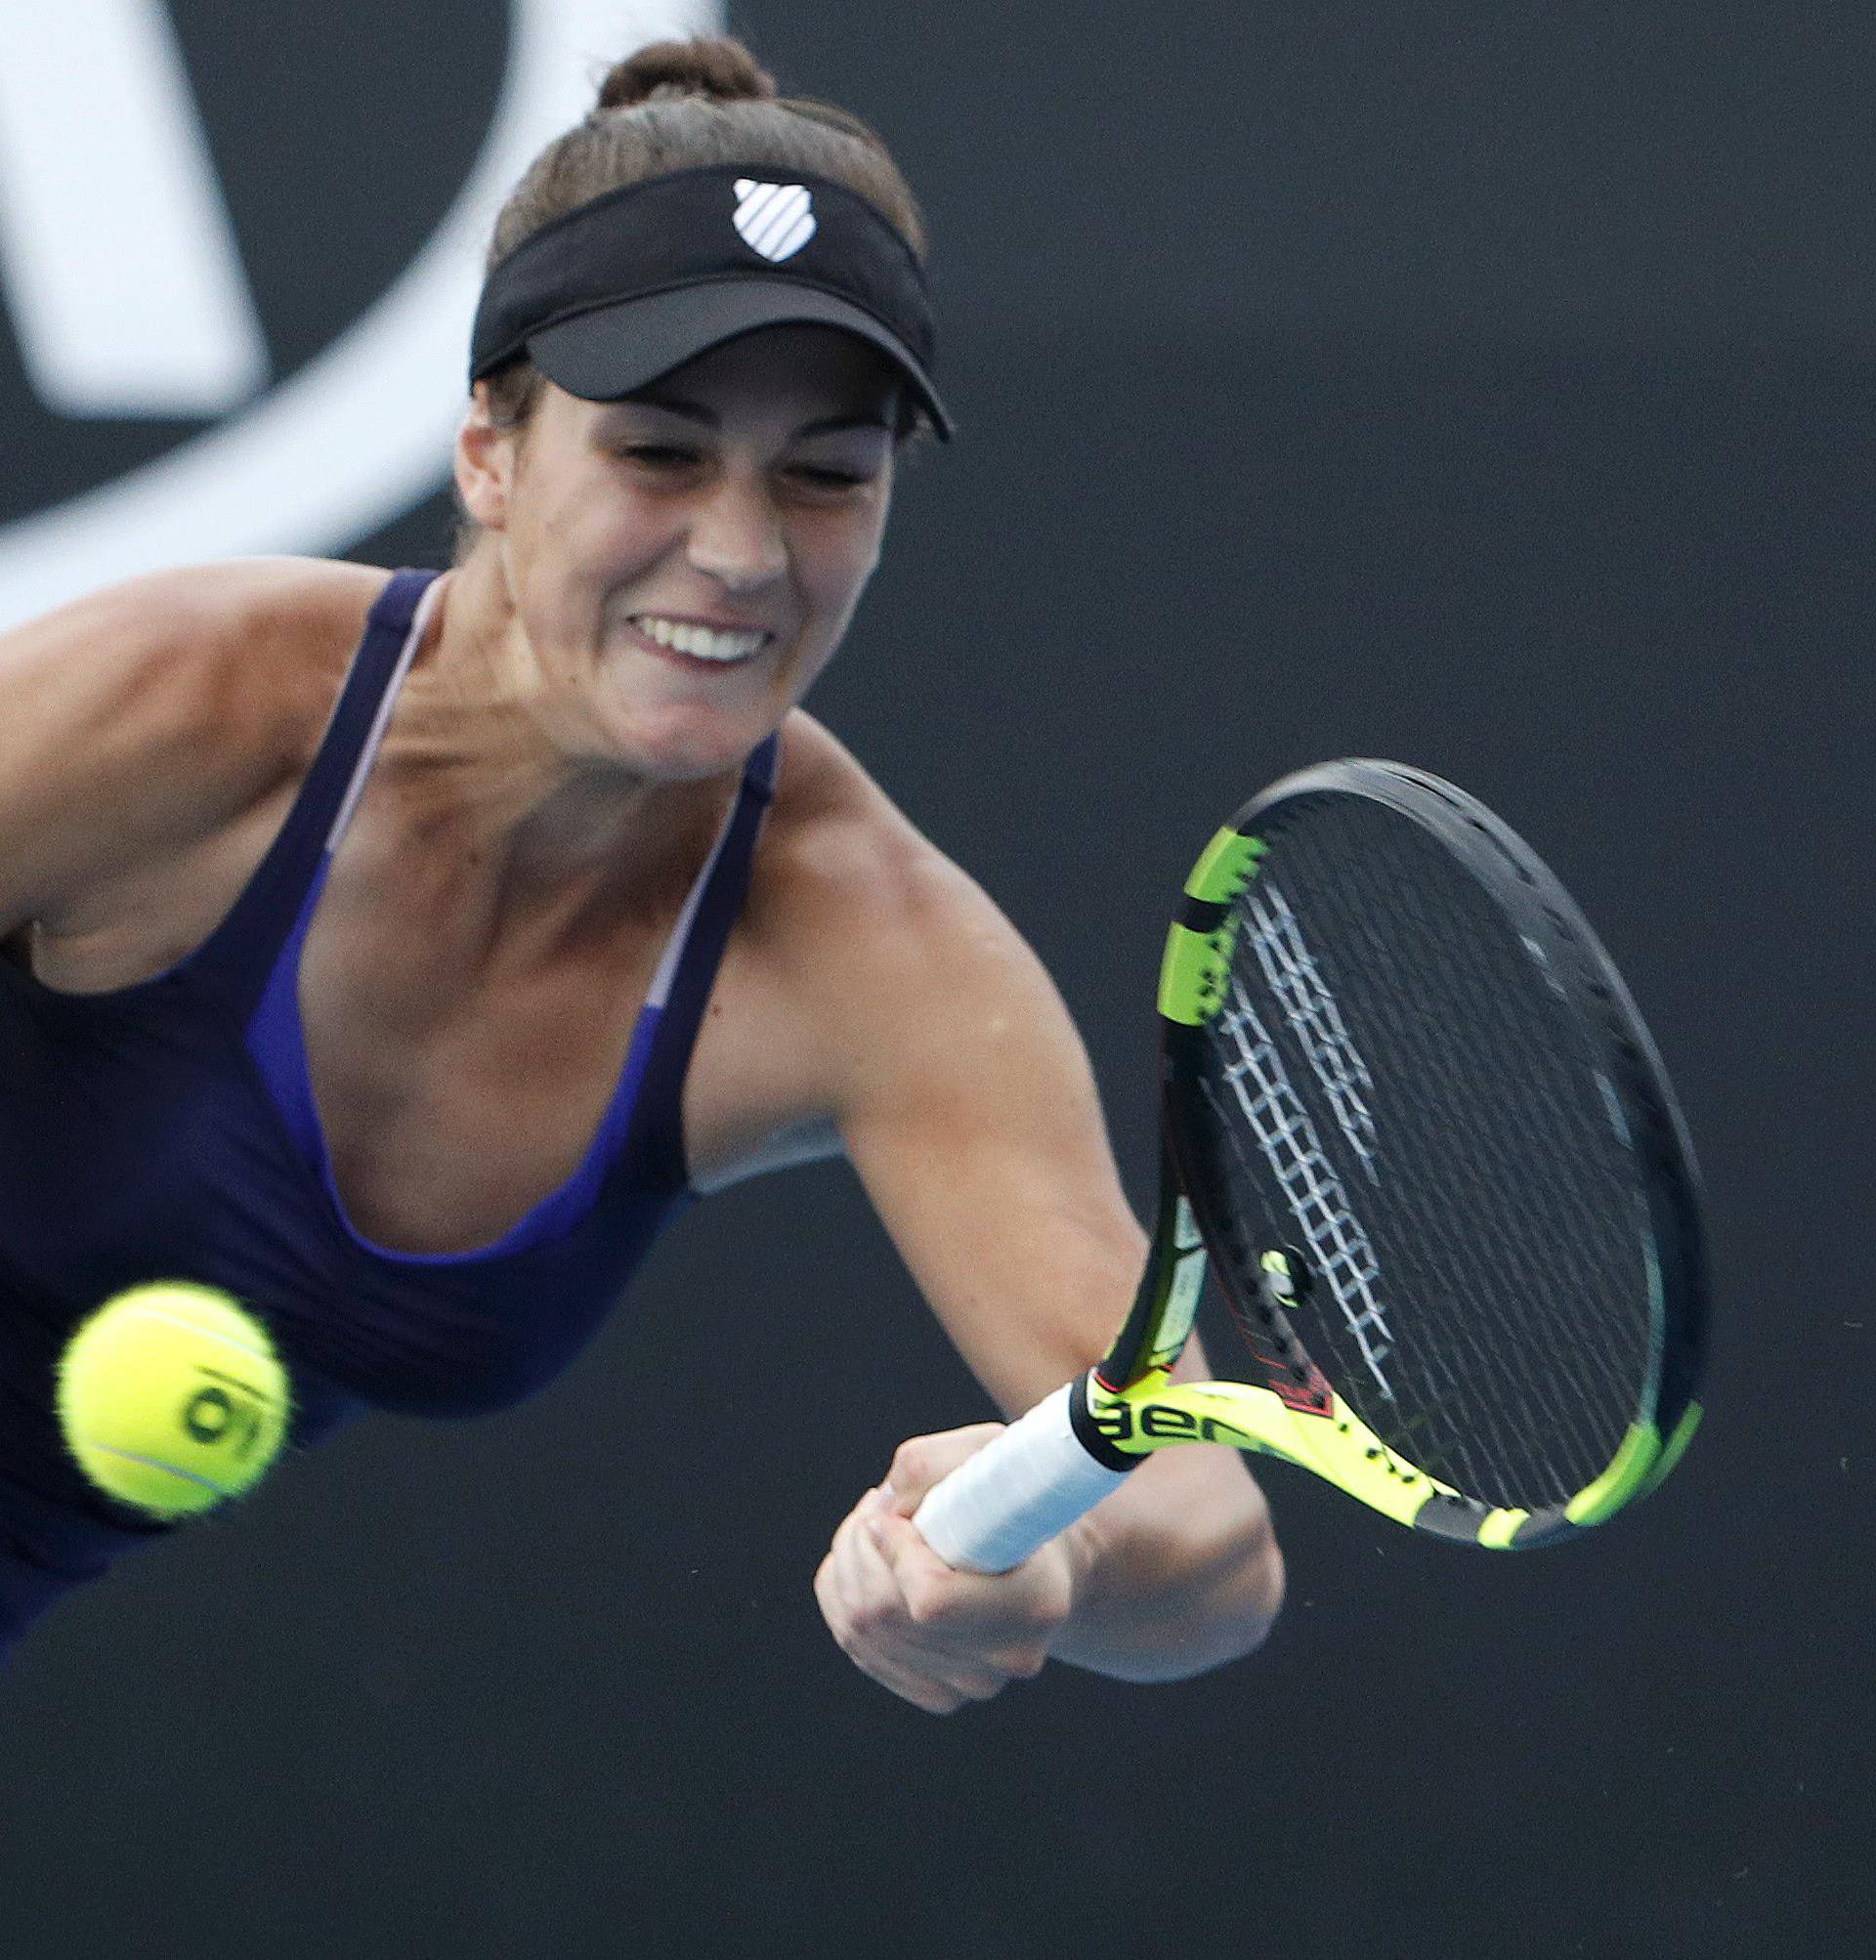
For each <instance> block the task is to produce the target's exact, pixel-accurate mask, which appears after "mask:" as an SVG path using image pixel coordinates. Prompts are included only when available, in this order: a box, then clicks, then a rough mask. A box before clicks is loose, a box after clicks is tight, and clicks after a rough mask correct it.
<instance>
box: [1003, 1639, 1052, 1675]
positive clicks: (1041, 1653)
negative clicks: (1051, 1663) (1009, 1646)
mask: <svg viewBox="0 0 1876 1960" xmlns="http://www.w3.org/2000/svg"><path fill="white" fill-rule="evenodd" d="M1008 1664H1009V1671H1010V1673H1011V1675H1013V1676H1014V1677H1015V1678H1016V1679H1017V1680H1018V1681H1034V1680H1035V1679H1036V1677H1037V1676H1038V1675H1039V1674H1041V1673H1042V1671H1043V1670H1044V1668H1045V1667H1046V1666H1047V1665H1048V1649H1047V1648H1046V1647H1045V1646H1042V1645H1040V1644H1038V1645H1035V1646H1021V1647H1018V1648H1017V1649H1016V1650H1015V1651H1014V1652H1013V1653H1012V1654H1011V1655H1010V1656H1009V1663H1008Z"/></svg>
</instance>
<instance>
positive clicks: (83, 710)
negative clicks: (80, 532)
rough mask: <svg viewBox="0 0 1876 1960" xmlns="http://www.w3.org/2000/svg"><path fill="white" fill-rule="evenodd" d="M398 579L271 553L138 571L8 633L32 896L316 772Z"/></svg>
mask: <svg viewBox="0 0 1876 1960" xmlns="http://www.w3.org/2000/svg"><path fill="white" fill-rule="evenodd" d="M384 578H385V575H384V574H383V573H381V572H377V571H374V570H372V569H371V568H369V567H366V566H358V565H343V564H334V563H328V562H324V561H320V560H312V559H290V558H278V559H254V560H243V561H238V562H235V563H231V564H225V565H208V566H198V567H189V568H185V569H182V570H178V571H172V572H161V573H156V574H152V575H148V576H145V577H140V578H133V579H128V580H125V581H124V582H123V583H121V584H117V585H112V586H109V587H107V588H106V589H104V590H102V591H99V592H96V593H93V594H91V595H90V596H88V597H86V598H83V599H80V600H77V601H74V602H73V603H72V604H70V605H68V606H64V607H61V608H60V609H59V610H58V611H56V612H54V613H50V614H48V615H46V616H45V617H44V618H40V619H36V620H33V621H31V622H30V623H28V624H27V625H24V626H21V627H20V628H18V629H17V630H15V631H13V632H11V633H8V634H5V635H0V719H4V721H5V724H6V726H7V729H8V742H7V746H6V753H5V756H4V757H0V814H3V815H4V817H5V820H6V823H7V826H8V835H9V838H10V844H11V860H12V862H11V865H10V867H9V870H10V872H11V873H12V878H10V879H9V880H8V882H13V881H14V880H20V881H21V884H22V887H23V888H21V889H19V890H16V891H14V892H12V893H10V894H9V896H10V897H11V898H12V899H13V900H14V901H15V904H16V905H17V904H19V903H21V902H24V903H28V904H30V905H32V906H35V907H37V908H40V909H47V908H54V909H56V907H57V906H58V904H59V903H60V900H61V898H62V896H67V895H69V892H70V890H71V887H72V884H73V881H74V880H76V881H78V882H80V883H82V882H83V881H84V880H85V879H86V878H87V877H88V876H91V875H96V874H99V873H108V872H110V871H112V870H117V869H121V868H122V864H123V861H124V860H125V858H126V856H127V855H129V856H134V855H135V854H137V853H138V852H139V851H147V852H150V853H161V852H163V851H165V850H169V849H173V848H175V846H176V845H177V844H178V843H179V842H181V841H185V840H187V839H188V838H189V837H191V836H194V835H200V834H203V833H204V832H206V831H211V830H213V829H214V828H216V827H217V826H218V825H220V824H222V823H225V822H227V821H230V820H231V819H232V818H234V817H235V816H236V815H238V814H240V813H241V812H242V811H244V810H245V809H247V808H249V807H251V806H252V805H253V804H254V803H255V802H256V801H258V800H259V799H260V798H262V797H264V796H266V795H267V794H268V793H269V792H270V791H271V790H273V789H275V788H277V787H278V786H279V784H280V783H281V782H282V781H283V780H284V779H285V778H287V777H288V776H289V775H291V774H292V773H294V772H295V771H297V770H300V769H303V768H304V766H305V763H306V761H307V759H308V757H309V756H310V754H311V752H312V750H313V748H314V747H315V746H317V744H318V741H319V736H320V730H321V728H322V727H323V725H324V721H325V717H326V715H327V713H328V712H329V711H330V708H331V704H332V701H333V697H334V693H335V691H336V688H337V686H338V682H339V677H340V675H341V674H342V673H343V671H344V668H345V664H346V661H347V660H348V659H349V657H350V654H351V651H352V648H353V646H354V645H355V644H356V642H357V640H358V637H359V634H360V632H361V630H362V626H363V623H364V617H365V614H366V613H367V612H368V610H369V608H370V606H371V603H372V600H373V599H374V597H375V596H376V594H377V593H378V591H379V590H381V589H382V587H383V584H384Z"/></svg>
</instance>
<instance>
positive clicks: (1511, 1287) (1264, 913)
mask: <svg viewBox="0 0 1876 1960" xmlns="http://www.w3.org/2000/svg"><path fill="white" fill-rule="evenodd" d="M1186 892H1187V898H1186V902H1185V907H1184V910H1183V912H1182V913H1181V915H1180V917H1179V919H1178V921H1177V922H1176V923H1175V924H1174V926H1173V928H1172V933H1171V935H1170V936H1169V942H1168V949H1167V957H1166V960H1165V962H1164V966H1163V970H1162V982H1161V1001H1160V1004H1161V1014H1162V1032H1163V1038H1164V1067H1163V1092H1164V1108H1163V1117H1164V1126H1165V1129H1166V1134H1167V1138H1168V1141H1169V1146H1170V1149H1171V1151H1172V1156H1173V1158H1174V1160H1175V1162H1176V1166H1177V1171H1178V1177H1179V1181H1180V1183H1181V1185H1182V1187H1183V1189H1184V1190H1185V1192H1186V1193H1187V1194H1188V1196H1189V1199H1190V1202H1191V1206H1192V1210H1193V1213H1194V1214H1195V1215H1196V1218H1197V1222H1198V1225H1199V1229H1200V1232H1201V1234H1202V1236H1203V1239H1204V1242H1205V1246H1206V1249H1207V1251H1208V1252H1209V1254H1210V1257H1211V1261H1212V1266H1213V1270H1214V1271H1215V1274H1216V1276H1217V1278H1218V1281H1219V1286H1220V1291H1221V1292H1222V1294H1223V1296H1224V1299H1225V1302H1226V1304H1227V1306H1228V1307H1229V1309H1230V1314H1231V1319H1232V1322H1233V1324H1234V1326H1235V1327H1236V1329H1237V1331H1238V1333H1239V1335H1240V1336H1242V1341H1241V1342H1240V1343H1239V1344H1238V1346H1237V1350H1236V1351H1237V1356H1238V1359H1239V1360H1240V1361H1242V1360H1244V1359H1245V1357H1246V1356H1247V1355H1248V1356H1249V1357H1250V1360H1251V1363H1252V1364H1253V1365H1252V1369H1251V1371H1250V1372H1249V1373H1248V1374H1247V1379H1252V1380H1255V1381H1257V1382H1258V1384H1259V1385H1263V1386H1267V1387H1269V1388H1271V1389H1273V1390H1275V1392H1276V1393H1277V1395H1278V1396H1279V1397H1280V1398H1281V1399H1282V1400H1283V1402H1284V1403H1285V1404H1286V1405H1287V1406H1288V1408H1289V1409H1290V1410H1291V1411H1292V1412H1293V1414H1294V1416H1295V1419H1296V1423H1297V1426H1298V1427H1299V1431H1300V1433H1301V1434H1303V1435H1304V1436H1305V1437H1306V1438H1307V1439H1308V1441H1309V1444H1310V1447H1309V1448H1308V1449H1307V1450H1306V1451H1305V1452H1304V1453H1303V1454H1302V1459H1301V1460H1303V1461H1306V1462H1308V1463H1309V1464H1310V1465H1311V1467H1312V1468H1315V1469H1317V1470H1320V1471H1321V1472H1322V1473H1323V1474H1325V1475H1328V1476H1330V1477H1331V1478H1332V1480H1335V1481H1337V1482H1340V1483H1343V1484H1344V1487H1346V1488H1348V1489H1350V1490H1351V1491H1352V1492H1353V1493H1354V1494H1356V1495H1358V1496H1363V1495H1365V1494H1366V1492H1367V1491H1368V1489H1369V1488H1370V1487H1371V1486H1372V1482H1373V1478H1374V1475H1375V1470H1374V1465H1375V1462H1376V1460H1377V1459H1376V1452H1377V1451H1378V1450H1379V1451H1380V1452H1381V1461H1382V1462H1383V1464H1384V1465H1385V1467H1386V1469H1387V1470H1388V1471H1389V1474H1390V1477H1391V1478H1395V1479H1396V1480H1398V1479H1399V1478H1404V1479H1406V1481H1407V1482H1408V1483H1409V1484H1410V1485H1411V1484H1414V1483H1415V1482H1416V1479H1422V1480H1425V1481H1426V1483H1427V1485H1428V1496H1427V1498H1426V1501H1425V1502H1424V1503H1421V1502H1419V1501H1418V1498H1417V1497H1416V1501H1415V1507H1414V1508H1413V1509H1412V1511H1411V1517H1410V1521H1411V1522H1413V1523H1414V1524H1415V1525H1416V1526H1418V1527H1419V1528H1422V1529H1427V1530H1430V1531H1433V1532H1435V1533H1438V1534H1440V1535H1442V1536H1446V1537H1449V1538H1455V1539H1459V1540H1463V1541H1467V1542H1471V1543H1482V1544H1486V1545H1492V1546H1517V1547H1523V1546H1530V1545H1536V1544H1542V1543H1547V1542H1551V1541H1554V1540H1556V1539H1559V1538H1567V1537H1570V1536H1573V1535H1575V1534H1576V1533H1578V1532H1580V1531H1581V1530H1583V1529H1585V1528H1587V1527H1588V1526H1590V1525H1593V1524H1595V1523H1599V1522H1600V1521H1602V1519H1603V1518H1605V1517H1607V1516H1609V1515H1612V1514H1613V1513H1615V1512H1616V1511H1618V1510H1620V1509H1621V1508H1622V1507H1623V1506H1624V1505H1625V1504H1627V1503H1628V1502H1630V1501H1631V1500H1632V1499H1633V1498H1634V1497H1636V1496H1639V1495H1641V1494H1642V1492H1643V1491H1645V1490H1647V1489H1650V1488H1652V1487H1653V1485H1654V1484H1655V1483H1658V1482H1659V1480H1660V1478H1661V1477H1662V1476H1664V1475H1665V1474H1666V1473H1667V1470H1669V1469H1671V1468H1672V1466H1673V1463H1674V1462H1675V1461H1676V1460H1678V1457H1679V1455H1680V1452H1681V1450H1682V1449H1684V1447H1685V1443H1686V1440H1687V1438H1688V1436H1689V1435H1690V1434H1691V1432H1692V1427H1693V1425H1694V1424H1695V1423H1696V1422H1697V1420H1698V1415H1699V1409H1698V1404H1697V1402H1696V1400H1695V1396H1696V1394H1697V1392H1698V1386H1699V1381H1700V1376H1701V1369H1702V1364H1703V1357H1704V1350H1705V1335H1706V1317H1707V1259H1706V1251H1705V1244H1704V1238H1703V1233H1702V1229H1701V1221H1700V1201H1699V1178H1698V1172H1697V1168H1696V1165H1695V1160H1694V1154H1693V1149H1692V1145H1691V1143H1690V1141H1689V1139H1688V1136H1687V1131H1686V1127H1685V1124H1684V1120H1683V1118H1682V1115H1681V1112H1680V1109H1679V1106H1678V1104H1677V1102H1676V1100H1675V1096H1674V1092H1673V1089H1672V1087H1671V1085H1670V1083H1669V1080H1668V1076H1667V1072H1666V1070H1665V1068H1664V1067H1663V1065H1662V1063H1661V1059H1660V1056H1659V1054H1658V1052H1657V1050H1656V1048H1655V1045H1654V1043H1653V1041H1652V1040H1651V1038H1650V1037H1649V1035H1648V1032H1647V1030H1646V1027H1645V1025H1644V1024H1643V1022H1642V1017H1641V1014H1640V1012H1639V1010H1638V1009H1637V1007H1636V1005H1635V1002H1634V1001H1633V999H1632V998H1631V996H1630V994H1629V991H1628V989H1627V987H1626V986H1625V985H1624V983H1623V981H1622V979H1621V976H1620V974H1619V973H1618V972H1617V970H1616V968H1615V965H1614V963H1613V961H1612V960H1611V959H1609V957H1608V955H1607V953H1606V952H1605V951H1604V950H1603V948H1602V946H1601V945H1600V943H1599V940H1598V939H1597V937H1596V935H1595V933H1594V931H1593V930H1592V929H1591V927H1590V926H1589V924H1588V922H1587V921H1586V920H1585V918H1584V917H1583V915H1582V913H1581V912H1580V910H1579V909H1578V908H1577V906H1576V905H1575V904H1574V902H1573V901H1572V900H1571V899H1570V897H1569V895H1568V894H1567V892H1565V891H1564V889H1563V887H1562V885H1561V884H1560V883H1559V882H1558V881H1557V879H1556V877H1555V876H1554V875H1553V873H1551V872H1550V871H1549V870H1548V868H1547V867H1546V866H1545V865H1544V864H1543V863H1542V861H1541V860H1540V859H1539V858H1538V857H1537V856H1536V854H1535V853H1534V852H1533V851H1532V850H1531V849H1530V847H1529V846H1528V845H1527V844H1525V843H1524V842H1523V840H1522V839H1521V838H1519V837H1518V836H1517V835H1516V833H1515V832H1514V831H1512V830H1511V829H1510V828H1509V827H1508V826H1506V825H1505V824H1503V823H1502V822H1501V821H1500V820H1499V819H1498V818H1497V817H1495V816H1494V815H1493V814H1492V813H1491V812H1490V811H1489V810H1488V809H1486V808H1485V807H1484V806H1483V805H1482V804H1480V803H1479V802H1478V801H1477V800H1476V799H1475V798H1473V797H1471V796H1469V795H1467V794H1466V792H1465V791H1463V790H1461V789H1458V788H1455V787H1454V786H1453V785H1451V784H1449V783H1446V782H1444V781H1443V780H1441V779H1440V778H1438V777H1436V776H1432V775H1430V774H1428V772H1426V771H1423V770H1418V769H1413V768H1409V767H1407V766H1405V765H1402V764H1398V763H1391V762H1382V761H1376V760H1370V759H1365V758H1350V759H1347V760H1343V761H1339V762H1330V763H1324V764H1320V765H1318V766H1316V767H1314V768H1311V769H1307V770H1303V771H1300V772H1299V773H1298V774H1296V775H1294V776H1289V777H1286V778H1284V779H1283V780H1282V781H1281V782H1279V783H1276V784H1273V785H1272V786H1271V787H1270V788H1267V789H1265V790H1263V791H1262V792H1261V793H1260V794H1259V795H1258V796H1257V797H1255V798H1253V799H1252V801H1251V802H1249V803H1248V804H1246V805H1245V806H1244V807H1243V808H1242V809H1241V810H1240V811H1239V812H1238V813H1237V814H1236V815H1235V816H1234V817H1233V819H1232V821H1231V822H1230V824H1228V825H1227V826H1226V827H1225V828H1224V829H1223V830H1221V831H1219V832H1218V833H1217V834H1216V836H1215V838H1214V840H1213V842H1212V844H1211V846H1210V847H1209V848H1208V850H1207V852H1206V853H1205V855H1204V856H1203V857H1202V858H1201V859H1200V862H1199V864H1198V866H1197V867H1196V868H1195V869H1194V872H1193V874H1192V877H1191V878H1190V879H1189V880H1188V882H1187V886H1186ZM1211 1359H1212V1361H1213V1363H1214V1365H1215V1366H1224V1365H1225V1361H1226V1357H1225V1356H1224V1355H1223V1354H1221V1353H1218V1352H1214V1353H1213V1354H1212V1355H1211ZM1110 1379H1111V1378H1110ZM1343 1466H1345V1470H1344V1469H1343V1468H1340V1467H1343ZM1369 1501H1372V1499H1370V1500H1369ZM1395 1502H1396V1500H1395V1497H1394V1496H1392V1495H1390V1497H1389V1499H1388V1508H1389V1509H1390V1512H1392V1514H1396V1515H1399V1514H1402V1513H1401V1512H1400V1511H1399V1510H1398V1509H1396V1508H1395Z"/></svg>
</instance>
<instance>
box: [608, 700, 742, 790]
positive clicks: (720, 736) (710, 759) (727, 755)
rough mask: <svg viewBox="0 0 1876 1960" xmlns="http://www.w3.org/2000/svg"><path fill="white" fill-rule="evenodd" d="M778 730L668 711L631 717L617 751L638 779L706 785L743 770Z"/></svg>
mask: <svg viewBox="0 0 1876 1960" xmlns="http://www.w3.org/2000/svg"><path fill="white" fill-rule="evenodd" d="M774 726H775V724H774V723H773V722H769V721H757V720H756V719H755V718H754V717H751V716H746V715H727V714H724V713H723V712H722V711H721V710H715V711H710V712H699V711H698V710H696V709H694V708H690V709H679V708H664V709H660V710H654V711H652V712H649V713H645V712H641V713H639V714H636V715H634V716H632V717H631V720H630V722H629V724H628V725H627V726H625V727H623V728H621V729H620V730H619V731H618V745H617V746H616V747H615V748H614V749H613V750H612V753H613V754H614V755H615V757H616V758H617V760H618V762H620V763H621V764H622V765H623V766H624V767H626V768H628V769H630V770H631V771H632V772H633V774H634V775H644V776H648V777H652V778H654V779H655V780H657V781H660V782H666V783H695V782H702V781H703V780H705V779H707V778H709V777H712V776H727V775H729V774H731V773H732V772H733V771H735V770H739V769H741V768H742V767H743V765H744V763H745V762H746V761H747V760H748V757H749V753H750V751H751V750H752V749H754V748H755V747H757V746H759V745H760V744H761V743H762V742H763V741H764V740H765V739H766V738H767V737H768V736H769V735H770V733H771V732H772V731H773V729H774Z"/></svg>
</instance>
